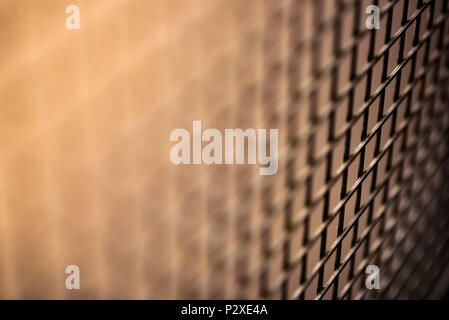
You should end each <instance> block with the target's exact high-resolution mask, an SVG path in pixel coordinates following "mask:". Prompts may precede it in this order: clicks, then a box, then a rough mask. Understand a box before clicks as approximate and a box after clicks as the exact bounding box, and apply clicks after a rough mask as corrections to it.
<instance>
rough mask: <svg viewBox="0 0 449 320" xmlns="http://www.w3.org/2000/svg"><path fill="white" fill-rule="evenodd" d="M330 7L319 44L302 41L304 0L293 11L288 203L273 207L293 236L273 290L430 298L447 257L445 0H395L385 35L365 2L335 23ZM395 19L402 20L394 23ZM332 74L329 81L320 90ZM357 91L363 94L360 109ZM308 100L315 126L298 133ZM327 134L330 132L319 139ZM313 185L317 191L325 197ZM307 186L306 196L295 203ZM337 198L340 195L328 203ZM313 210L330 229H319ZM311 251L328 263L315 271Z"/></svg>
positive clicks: (284, 246)
mask: <svg viewBox="0 0 449 320" xmlns="http://www.w3.org/2000/svg"><path fill="white" fill-rule="evenodd" d="M321 2H322V1H314V2H313V18H312V19H313V25H314V31H313V36H312V37H311V38H310V39H306V40H301V39H300V40H298V39H297V37H296V35H297V33H300V32H301V28H300V27H298V26H299V25H300V24H301V20H302V18H303V17H301V4H300V3H297V5H296V3H295V4H293V5H292V7H291V8H290V11H289V19H288V22H289V29H290V31H291V37H290V46H291V47H292V48H294V50H292V54H291V55H290V56H289V58H288V59H289V68H288V77H289V96H290V97H291V101H290V103H289V106H288V110H287V113H288V116H289V129H290V130H289V133H290V134H289V147H288V166H287V168H288V170H289V173H288V174H287V176H288V181H287V187H288V196H287V200H286V202H285V203H283V202H280V203H273V206H283V208H284V210H285V215H286V221H285V236H284V237H283V239H282V241H280V243H279V245H278V247H275V248H274V249H272V250H273V251H275V250H282V252H283V256H284V264H283V270H282V272H281V275H280V277H279V279H278V280H279V281H278V282H276V284H275V286H273V287H272V288H271V290H272V291H273V292H276V290H279V291H280V292H281V296H282V297H284V298H299V299H303V298H318V299H322V298H334V299H335V298H339V299H354V298H368V297H372V298H398V297H400V298H420V297H428V295H429V294H430V292H431V290H432V289H433V287H434V285H435V284H436V282H437V281H438V279H439V277H440V276H441V273H442V272H443V274H444V270H446V269H445V268H446V265H447V262H448V258H449V255H448V245H447V240H448V235H447V228H448V227H449V225H448V211H447V204H448V201H447V200H448V199H447V196H448V194H447V186H446V183H445V182H444V181H445V180H446V179H447V173H448V170H447V169H448V165H447V157H448V151H449V150H448V138H449V137H448V129H449V127H448V125H449V123H448V114H449V106H448V100H447V98H448V97H447V95H448V88H449V86H448V66H449V54H448V44H449V43H448V26H447V24H448V23H447V20H448V14H449V11H448V2H447V1H417V3H415V5H416V7H413V8H411V5H412V4H411V2H409V1H395V0H392V1H389V2H388V3H386V4H384V5H383V6H381V8H380V15H381V27H380V29H379V30H376V29H372V30H369V29H367V28H366V29H365V28H360V25H361V21H360V19H361V16H360V14H359V13H360V12H362V10H364V8H365V7H362V4H363V2H362V1H343V0H337V1H336V2H337V8H338V9H337V13H336V14H335V15H334V16H332V17H331V18H330V19H328V20H326V21H324V20H322V18H321V12H320V8H321V5H322V3H321ZM365 4H366V3H365ZM374 4H376V5H379V3H378V1H377V2H376V1H374ZM350 10H352V12H353V14H352V17H351V18H350V19H352V20H353V23H352V26H353V27H352V33H351V37H350V40H349V41H347V43H346V44H344V43H342V24H343V19H344V15H345V13H346V12H347V11H350ZM398 15H399V18H398ZM346 19H348V17H346ZM393 19H397V20H398V21H400V23H399V24H397V25H396V27H394V26H393ZM363 22H364V21H362V23H363ZM326 32H331V33H332V47H331V50H332V59H331V60H330V61H329V62H328V63H327V64H322V63H321V61H320V57H321V55H322V50H323V48H322V45H321V41H322V39H323V34H325V33H326ZM379 39H381V40H380V41H382V43H381V45H377V43H378V42H379ZM365 40H366V41H367V42H366V43H367V44H366V45H365V52H364V53H362V52H361V46H363V43H364V41H365ZM307 41H309V43H307ZM308 46H309V48H308ZM307 49H310V50H312V53H313V55H312V58H311V67H312V78H311V79H310V81H309V82H308V83H306V84H305V85H304V86H302V87H300V88H298V87H297V83H298V77H299V75H298V68H300V67H302V66H303V64H302V63H301V54H302V52H303V51H305V50H307ZM345 59H346V60H349V63H348V64H347V65H346V66H345V65H343V61H344V60H345ZM360 61H361V63H360ZM345 68H346V69H349V70H345ZM342 73H344V74H345V76H344V77H342ZM345 77H346V78H345ZM326 79H328V80H329V82H330V84H329V85H327V86H326V90H327V92H326V93H323V92H322V91H320V90H322V89H323V86H325V85H324V83H325V81H326ZM319 94H327V95H328V97H329V98H328V100H327V101H328V103H327V104H326V105H324V106H319V105H318V103H319V102H318V98H317V96H318V95H319ZM357 94H358V95H363V99H362V100H360V103H357V102H356V98H355V96H356V95H357ZM300 100H304V101H306V104H307V108H309V110H308V112H307V113H308V118H307V121H308V123H307V125H306V126H305V127H303V128H300V130H298V129H297V128H298V126H297V117H300V116H301V110H300V109H299V108H298V107H297V106H298V101H300ZM339 113H343V115H342V116H341V118H342V119H343V120H341V119H340V122H339V120H337V117H338V115H337V114H339ZM338 122H339V123H338ZM320 127H324V128H325V129H323V130H324V132H325V134H324V138H321V140H320V142H318V140H319V138H318V135H319V132H318V131H319V130H320ZM340 146H341V149H339V147H340ZM301 148H305V150H306V155H305V157H306V160H305V163H304V170H302V174H301V175H298V174H297V172H298V171H301V170H299V169H302V168H298V166H295V158H296V157H297V154H298V149H301ZM339 150H343V151H339ZM335 163H337V164H338V165H339V167H337V168H335V165H334V164H335ZM319 171H322V173H321V176H319V175H320V173H319ZM351 171H352V174H351ZM351 175H352V177H351ZM317 177H319V178H317ZM323 178H324V179H323ZM318 179H321V181H319V180H318ZM323 180H324V181H323ZM314 184H318V185H319V186H320V189H319V190H318V191H317V192H315V190H316V189H315V188H314ZM301 188H304V194H305V196H304V199H298V197H297V194H298V190H299V189H301ZM332 193H336V194H337V195H338V196H337V197H338V198H337V199H336V200H335V199H334V200H333V201H332V200H331V197H332ZM296 201H303V210H302V211H301V213H300V214H299V215H297V216H296V217H293V215H292V207H293V203H294V202H296ZM314 214H315V215H320V217H321V223H320V224H319V225H318V226H317V227H315V228H312V226H311V220H312V219H313V215H314ZM335 227H336V229H337V230H336V233H335V232H333V233H332V231H331V230H330V229H331V228H335ZM297 230H302V233H301V234H302V237H301V244H302V248H301V249H300V250H298V251H296V252H293V253H291V252H290V247H291V246H292V242H293V241H294V238H293V235H294V233H295V232H297ZM331 233H332V234H331ZM296 241H297V240H296ZM314 250H315V254H316V252H319V258H318V259H316V258H315V261H316V262H315V263H314V264H312V265H311V264H308V260H309V259H310V256H311V255H313V254H314ZM370 264H374V265H377V266H379V268H380V270H381V277H382V278H381V289H380V290H379V291H376V290H367V289H366V288H365V277H366V273H365V269H366V267H367V266H368V265H370ZM297 269H299V270H300V274H299V282H298V283H294V282H292V281H291V275H292V273H293V272H294V271H295V270H297ZM289 288H291V289H293V291H292V290H291V289H289ZM291 292H292V293H291ZM289 294H291V296H289Z"/></svg>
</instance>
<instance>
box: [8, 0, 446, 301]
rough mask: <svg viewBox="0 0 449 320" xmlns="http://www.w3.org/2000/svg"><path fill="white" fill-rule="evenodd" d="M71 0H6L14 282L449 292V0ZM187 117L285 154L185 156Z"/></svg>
mask: <svg viewBox="0 0 449 320" xmlns="http://www.w3.org/2000/svg"><path fill="white" fill-rule="evenodd" d="M72 2H73V3H74V4H78V5H79V6H80V10H81V29H80V30H79V31H77V32H76V33H74V32H73V31H69V30H66V29H65V26H64V19H65V16H64V12H65V5H66V4H65V3H62V2H60V1H51V0H42V1H39V2H37V1H25V0H19V1H17V0H14V1H12V0H11V1H8V0H3V1H1V2H0V21H2V22H3V25H4V26H5V27H4V28H3V27H2V28H1V30H0V43H1V48H2V49H3V50H0V69H1V70H2V73H1V75H0V144H1V145H2V147H1V153H0V297H1V298H55V297H56V298H68V299H72V298H138V299H160V298H190V299H197V298H212V299H219V298H243V299H248V298H249V299H253V298H270V299H378V298H388V299H393V298H402V299H404V298H407V299H409V298H438V297H440V296H441V294H442V290H444V289H446V287H445V285H446V284H448V283H449V282H448V281H449V279H446V277H447V276H446V271H447V270H448V269H447V263H448V261H449V247H448V235H447V228H448V227H449V221H448V218H449V216H448V214H447V209H446V208H447V205H448V196H449V190H448V188H449V185H448V184H447V179H448V178H449V162H448V156H449V148H448V133H449V131H448V130H449V105H448V93H449V89H448V88H449V85H448V72H449V50H448V46H449V37H448V35H449V26H448V22H447V20H448V16H449V8H448V7H449V5H448V1H445V0H416V1H413V0H410V1H407V0H391V1H386V0H384V1H374V0H373V1H362V0H333V1H327V0H326V1H324V0H313V1H312V0H282V1H280V0H257V1H240V0H213V1H211V0H208V1H206V0H197V1H188V2H185V1H175V0H169V1H156V0H154V1H150V0H130V1H124V0H114V1H112V0H107V1H106V0H95V1H75V0H74V1H72ZM371 4H375V5H378V6H379V8H380V17H381V19H380V29H373V30H368V29H367V28H366V27H365V18H366V16H367V14H366V13H365V8H366V7H367V6H368V5H371ZM193 120H202V121H203V124H204V126H207V127H210V128H218V129H220V130H221V129H224V128H278V129H279V135H280V141H279V170H278V173H277V174H276V175H273V176H260V175H259V174H258V171H257V168H255V167H254V166H250V165H239V166H206V165H197V166H174V165H172V164H171V163H170V162H169V160H168V158H169V149H170V144H169V141H168V140H169V136H170V131H171V130H173V129H175V128H189V127H191V125H192V121H193ZM69 264H76V265H78V266H79V267H80V270H81V277H82V284H81V286H82V289H81V290H79V291H78V290H77V291H68V290H66V289H65V287H64V283H65V276H66V275H65V273H64V270H65V266H67V265H69ZM370 264H375V265H377V266H379V268H380V272H381V288H380V289H379V290H367V289H366V287H365V278H366V273H365V268H366V266H368V265H370Z"/></svg>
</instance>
